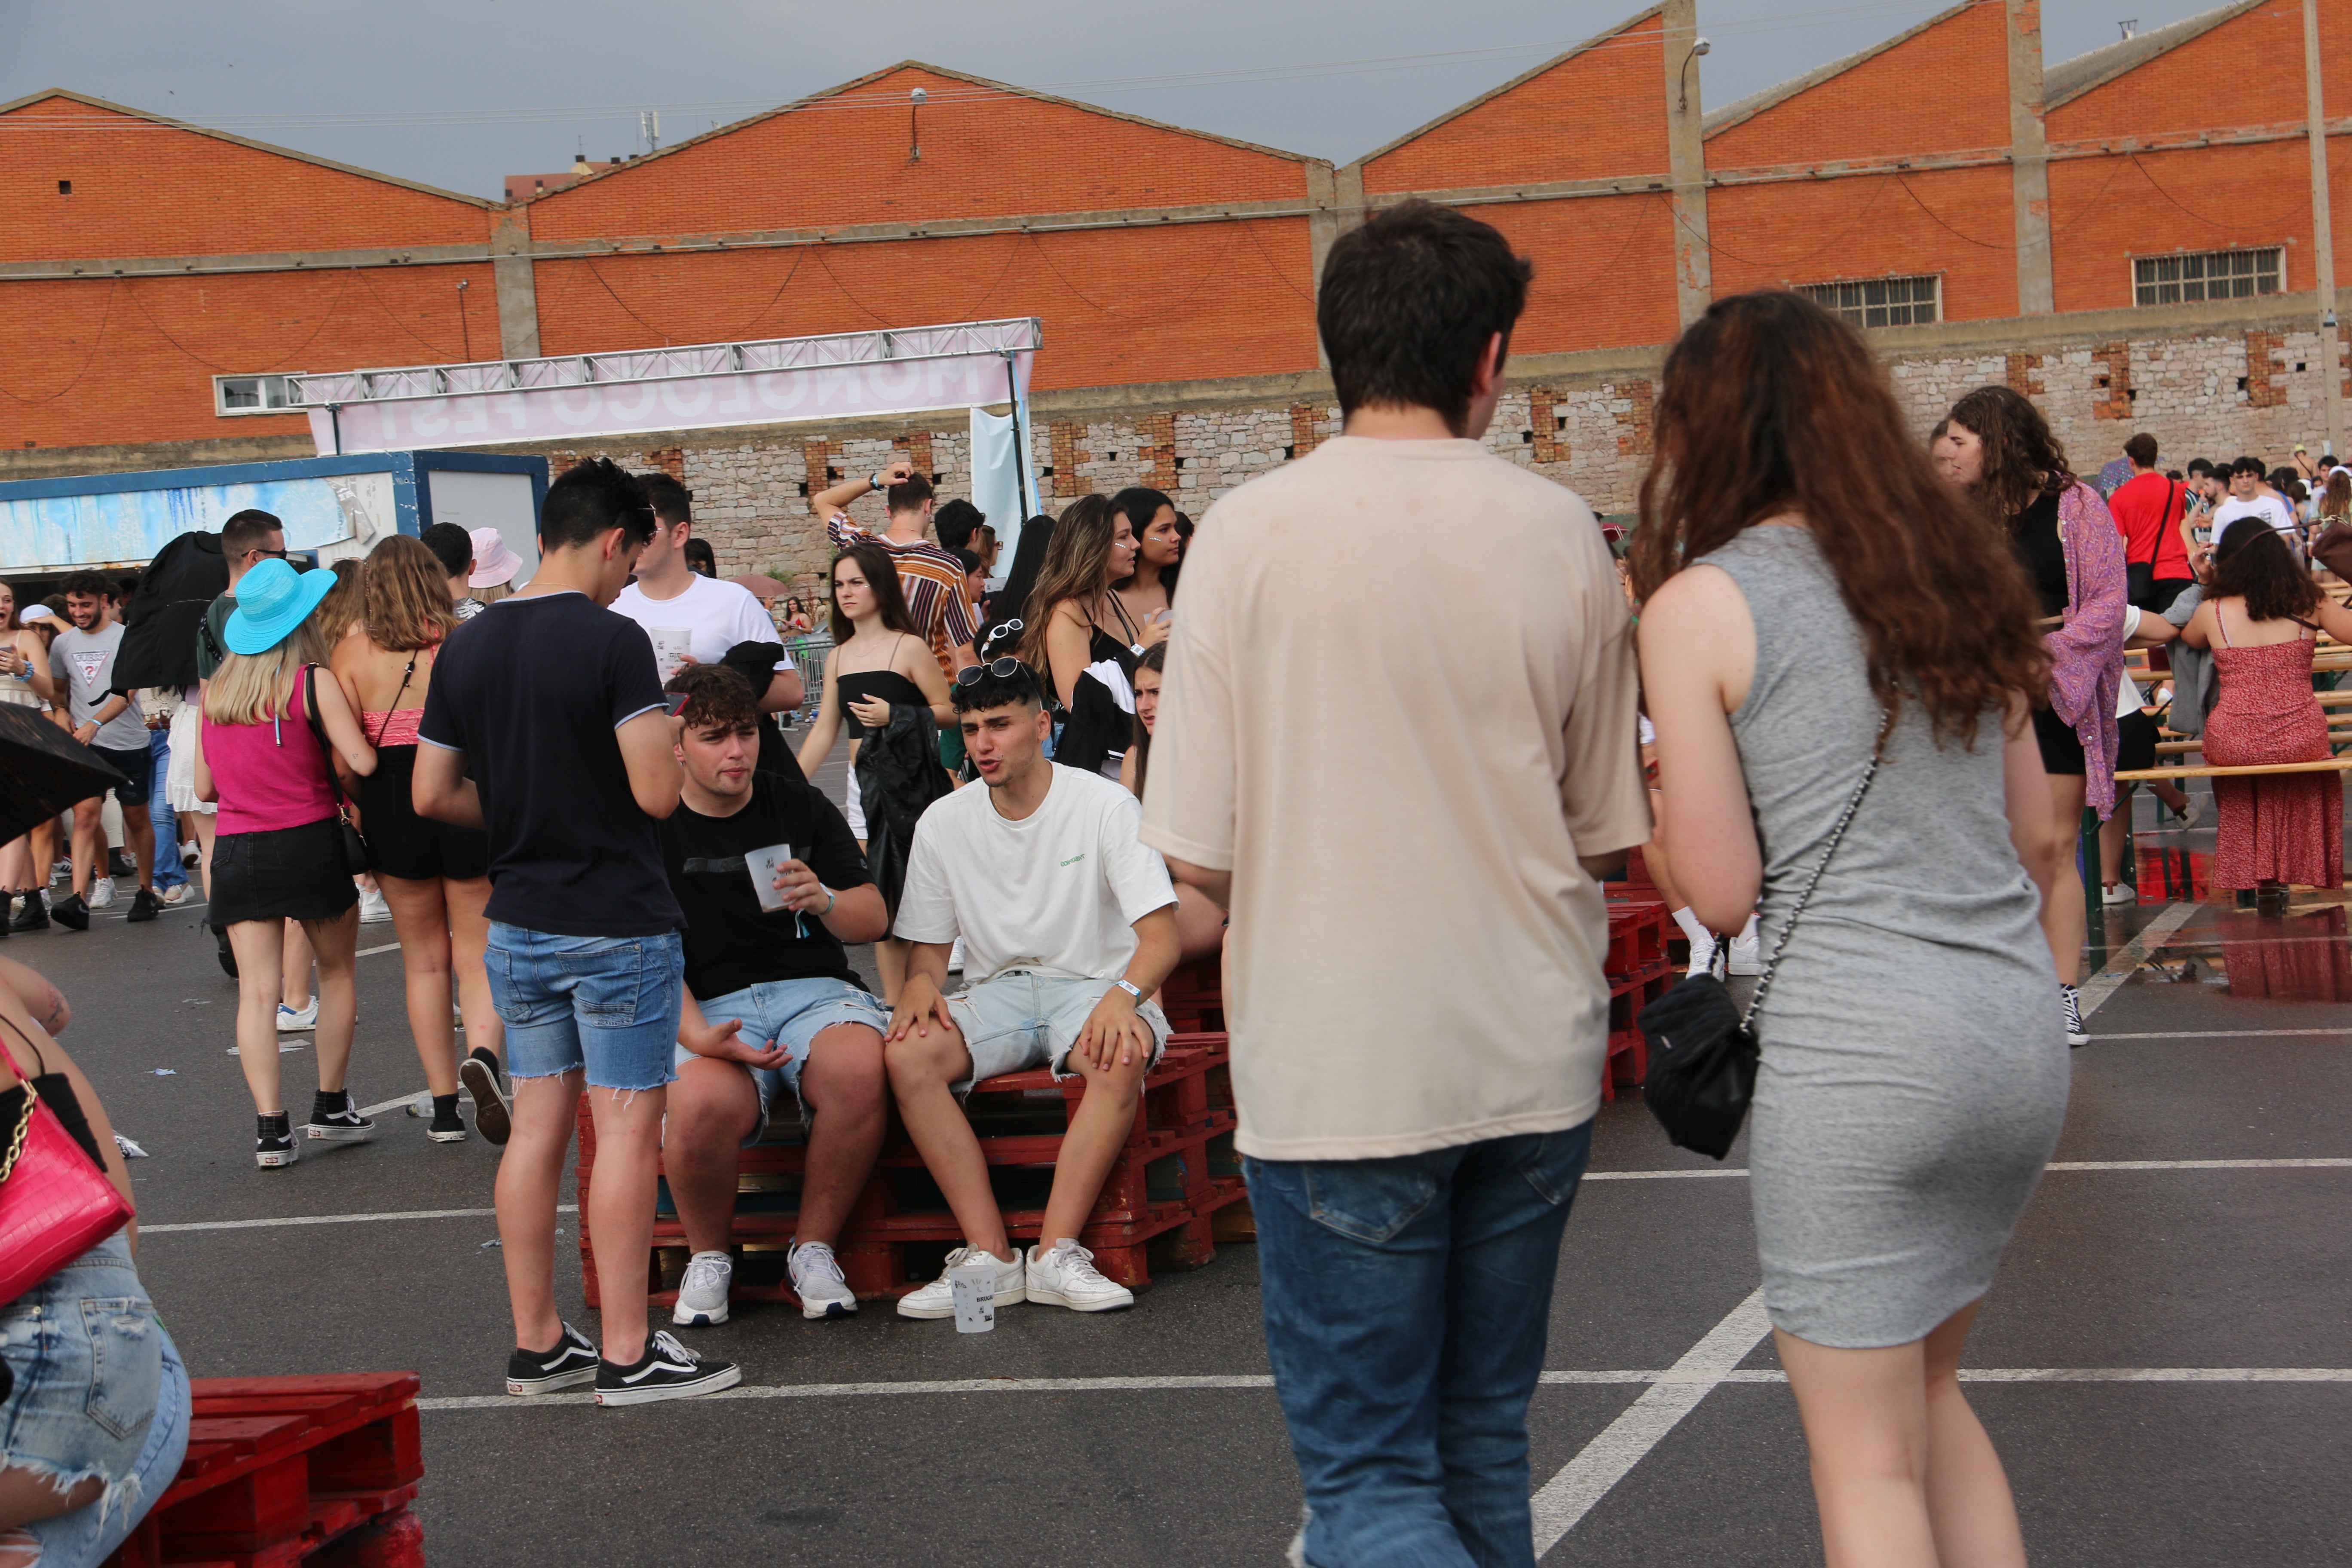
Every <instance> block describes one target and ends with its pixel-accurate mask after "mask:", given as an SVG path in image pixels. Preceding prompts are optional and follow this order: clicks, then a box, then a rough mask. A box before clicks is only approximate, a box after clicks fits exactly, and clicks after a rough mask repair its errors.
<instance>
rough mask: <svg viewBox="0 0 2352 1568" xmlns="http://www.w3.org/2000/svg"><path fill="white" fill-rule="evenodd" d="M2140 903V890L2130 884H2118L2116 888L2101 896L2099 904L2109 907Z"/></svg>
mask: <svg viewBox="0 0 2352 1568" xmlns="http://www.w3.org/2000/svg"><path fill="white" fill-rule="evenodd" d="M2138 901H2139V889H2137V888H2135V887H2133V886H2132V885H2131V884H2130V883H2129V882H2117V883H2116V885H2115V886H2114V887H2112V888H2109V889H2107V890H2106V891H2105V892H2104V893H2101V894H2100V895H2099V902H2101V903H2103V904H2108V905H2114V904H2136V903H2137V902H2138Z"/></svg>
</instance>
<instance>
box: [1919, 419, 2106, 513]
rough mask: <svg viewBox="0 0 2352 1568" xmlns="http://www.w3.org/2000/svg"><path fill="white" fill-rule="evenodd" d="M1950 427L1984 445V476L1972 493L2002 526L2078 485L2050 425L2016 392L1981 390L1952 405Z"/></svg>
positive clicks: (1974, 486) (1970, 490)
mask: <svg viewBox="0 0 2352 1568" xmlns="http://www.w3.org/2000/svg"><path fill="white" fill-rule="evenodd" d="M1945 423H1946V424H1948V425H1958V426H1961V427H1962V428H1963V429H1965V430H1967V431H1968V432H1969V434H1970V435H1973V436H1974V437H1976V438H1977V439H1978V440H1979V441H1981V442H1983V443H1984V470H1983V472H1981V473H1980V474H1979V475H1978V476H1977V482H1976V483H1975V484H1973V485H1971V486H1969V494H1971V495H1973V496H1975V497H1976V499H1977V500H1978V501H1979V503H1980V504H1982V505H1983V506H1985V507H1987V508H1989V509H1990V510H1991V512H1992V515H1993V516H1994V517H1995V518H1997V519H1999V520H2000V521H2003V522H2007V521H2009V520H2011V518H2014V517H2016V516H2017V515H2018V514H2019V513H2020V512H2022V511H2023V510H2025V509H2026V508H2027V507H2030V506H2032V504H2033V503H2034V501H2035V500H2037V499H2039V498H2040V497H2042V496H2045V495H2052V496H2054V495H2056V494H2058V493H2059V492H2060V491H2061V490H2063V489H2065V488H2066V487H2067V486H2068V485H2071V484H2073V483H2074V474H2073V472H2072V471H2070V470H2069V469H2068V468H2067V467H2066V448H2065V447H2063V446H2061V445H2059V443H2058V437H2056V436H2054V435H2053V434H2051V430H2050V421H2049V420H2047V419H2044V418H2043V417H2042V410H2040V409H2039V408H2036V407H2034V406H2033V404H2032V400H2031V399H2029V398H2028V397H2026V395H2024V394H2023V393H2021V392H2019V391H2017V390H2016V389H2015V388H2013V387H2007V386H1979V387H1978V388H1977V389H1976V390H1975V391H1974V392H1971V393H1969V395H1967V396H1965V397H1963V398H1961V399H1960V400H1959V401H1958V403H1955V404H1953V405H1952V412H1951V413H1950V414H1949V415H1948V416H1946V418H1945Z"/></svg>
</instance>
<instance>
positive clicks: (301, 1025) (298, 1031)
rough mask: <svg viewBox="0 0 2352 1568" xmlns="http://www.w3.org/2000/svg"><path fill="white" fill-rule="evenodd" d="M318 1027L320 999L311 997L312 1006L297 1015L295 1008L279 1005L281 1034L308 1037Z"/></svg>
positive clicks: (279, 1030)
mask: <svg viewBox="0 0 2352 1568" xmlns="http://www.w3.org/2000/svg"><path fill="white" fill-rule="evenodd" d="M318 1026H319V999H318V998H317V997H316V996H313V997H311V998H310V1005H309V1006H308V1007H305V1008H303V1009H302V1010H301V1011H300V1012H299V1013H297V1012H296V1011H295V1010H294V1009H293V1008H291V1007H289V1006H288V1005H286V1004H285V1003H283V1002H280V1003H279V1004H278V1033H279V1034H281V1035H307V1034H309V1033H310V1031H311V1030H313V1029H315V1028H317V1027H318Z"/></svg>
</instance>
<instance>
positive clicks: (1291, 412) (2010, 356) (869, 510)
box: [549, 328, 2352, 585]
mask: <svg viewBox="0 0 2352 1568" xmlns="http://www.w3.org/2000/svg"><path fill="white" fill-rule="evenodd" d="M1887 358H1888V371H1889V374H1890V375H1891V377H1892V379H1893V381H1894V384H1895V392H1896V395H1898V396H1899V397H1900V399H1901V400H1902V402H1903V405H1904V407H1905V409H1906V411H1907V413H1908V414H1909V416H1910V418H1911V423H1912V425H1913V426H1914V428H1916V430H1917V431H1918V432H1919V434H1920V436H1921V437H1923V438H1924V437H1926V435H1927V432H1928V430H1930V429H1931V428H1932V427H1933V426H1935V424H1936V422H1937V420H1938V419H1940V418H1941V417H1942V416H1943V415H1944V413H1945V411H1946V410H1947V409H1948V408H1949V407H1950V406H1951V405H1952V403H1953V402H1954V401H1955V400H1956V399H1957V398H1958V397H1959V396H1960V395H1961V394H1963V393H1965V392H1968V391H1969V390H1970V389H1971V388H1973V387H1977V386H1981V385H1985V384H1989V383H1996V382H2006V383H2008V384H2011V385H2012V386H2015V387H2016V388H2017V389H2018V390H2019V391H2021V392H2023V393H2025V394H2026V395H2028V396H2030V397H2032V399H2033V400H2034V402H2035V403H2036V404H2037V405H2040V406H2041V408H2042V411H2043V412H2044V413H2045V414H2046V415H2048V416H2049V418H2050V421H2051V424H2052V426H2053V429H2054V430H2055V431H2056V432H2057V434H2058V437H2059V438H2060V440H2061V441H2063V443H2064V445H2065V447H2066V450H2067V452H2068V454H2069V457H2070V458H2071V460H2072V461H2073V462H2074V466H2075V467H2076V468H2078V469H2079V470H2081V471H2083V472H2084V473H2092V472H2095V471H2096V470H2097V469H2098V468H2099V467H2100V466H2101V465H2102V464H2105V463H2106V462H2107V461H2109V460H2110V459H2112V458H2116V457H2118V456H2120V455H2121V452H2122V449H2123V443H2124V440H2125V438H2126V437H2128V436H2130V435H2131V434H2132V433H2133V432H2135V431H2138V430H2146V431H2148V432H2149V433H2150V434H2152V435H2154V436H2155V437H2156V438H2157V441H2158V447H2160V449H2161V451H2162V453H2163V458H2162V461H2163V464H2164V466H2165V467H2167V468H2179V467H2180V466H2182V465H2184V464H2185V463H2187V462H2188V461H2189V458H2196V457H2207V458H2232V457H2235V456H2237V455H2238V454H2239V453H2240V452H2252V453H2255V454H2257V455H2259V456H2261V457H2263V458H2265V459H2266V460H2267V461H2270V462H2272V463H2273V464H2276V463H2283V462H2284V461H2286V460H2287V457H2288V454H2289V453H2290V452H2291V450H2292V449H2293V447H2294V443H2295V442H2296V441H2297V440H2305V441H2308V442H2310V443H2311V444H2312V445H2313V446H2314V447H2316V446H2317V444H2318V440H2319V437H2320V435H2321V433H2322V431H2323V429H2324V427H2325V411H2324V409H2323V407H2322V406H2321V394H2322V388H2321V386H2320V370H2319V336H2318V334H2317V332H2315V331H2287V330H2277V329H2269V328H2257V329H2242V328H2241V329H2235V330H2225V331H2210V332H2206V333H2200V334H2196V335H2185V336H2176V337H2162V338H2110V339H2104V340H2102V339H2090V340H2086V341H2083V342H2074V343H2063V342H2062V343H2055V344H2052V345H2050V346H2049V347H2047V348H2046V349H2043V350H2041V351H2039V352H2037V351H2032V350H2022V349H2014V348H2007V347H2000V346H1990V347H1988V348H1986V349H1984V350H1982V351H1971V350H1962V351H1959V352H1946V353H1919V352H1905V351H1903V350H1900V349H1897V350H1896V351H1895V352H1892V353H1888V355H1887ZM2347 391H2352V389H2347ZM1655 395H1656V387H1655V382H1654V372H1647V373H1644V374H1632V375H1628V374H1614V375H1611V376H1609V377H1608V378H1607V379H1601V378H1599V377H1597V376H1593V375H1591V374H1585V375H1578V374H1550V375H1547V376H1546V377H1545V379H1544V380H1543V381H1541V382H1539V383H1537V384H1532V385H1523V386H1518V387H1515V388H1514V389H1512V390H1511V391H1510V392H1508V393H1507V394H1506V395H1505V397H1504V399H1503V402H1502V404H1501V406H1500V407H1499V408H1498V409H1497V410H1496V416H1495V420H1494V423H1493V425H1492V426H1491V427H1490V428H1489V429H1488V430H1487V432H1486V447H1488V448H1489V449H1491V450H1493V451H1494V452H1496V453H1497V454H1498V455H1500V456H1502V457H1504V458H1508V459H1509V460H1511V461H1512V462H1516V463H1519V464H1522V465H1524V466H1526V467H1528V468H1533V469H1535V470H1536V471H1537V472H1538V473H1541V474H1544V475H1546V476H1548V477H1549V478H1551V479H1557V480H1559V482H1560V483H1561V484H1564V485H1567V486H1569V487H1570V488H1571V489H1575V490H1577V491H1578V492H1579V493H1580V494H1581V495H1583V496H1584V498H1585V499H1586V500H1588V501H1590V502H1591V504H1592V506H1593V508H1594V509H1595V510H1599V511H1602V512H1610V513H1618V514H1626V513H1630V512H1631V511H1632V510H1633V506H1634V501H1635V496H1636V493H1637V491H1638V490H1639V488H1640V485H1641V480H1642V475H1643V471H1644V470H1645V469H1646V468H1647V467H1648V465H1649V462H1650V456H1651V435H1650V421H1651V411H1652V405H1653V400H1654V397H1655ZM1047 412H1048V413H1050V411H1047ZM959 424H960V422H959ZM1338 430H1339V409H1338V407H1337V406H1336V405H1332V404H1330V403H1328V402H1327V401H1317V402H1314V403H1299V402H1282V403H1275V402H1270V401H1260V402H1255V403H1249V402H1244V403H1243V404H1242V405H1239V406H1231V407H1214V406H1210V407H1190V408H1183V407H1180V408H1174V409H1139V410H1134V411H1121V412H1118V413H1112V414H1104V415H1101V416H1095V417H1086V416H1079V415H1077V414H1076V412H1075V411H1074V412H1073V416H1070V417H1062V418H1055V417H1048V416H1045V415H1042V414H1041V416H1040V417H1039V418H1038V420H1037V422H1036V424H1035V426H1034V428H1033V430H1032V431H1031V432H1030V441H1031V446H1032V447H1033V450H1034V456H1035V461H1036V464H1037V471H1038V475H1039V483H1040V484H1041V485H1042V486H1044V487H1045V490H1046V505H1047V507H1048V508H1049V509H1050V510H1055V511H1058V510H1061V509H1062V508H1063V507H1065V506H1066V505H1068V504H1069V502H1070V500H1072V499H1073V498H1075V497H1076V496H1080V495H1086V494H1089V493H1100V494H1106V495H1107V494H1109V493H1111V492H1113V491H1115V490H1118V489H1122V488H1124V487H1126V486H1128V485H1150V486H1151V487H1153V488H1155V489H1161V490H1165V491H1166V492H1167V493H1168V494H1169V495H1171V497H1173V498H1174V499H1175V501H1176V505H1177V507H1178V509H1179V510H1182V511H1184V512H1186V513H1187V514H1189V515H1190V516H1192V517H1194V518H1198V517H1200V516H1202V514H1203V513H1205V512H1206V511H1207V510H1208V509H1209V507H1210V505H1211V504H1212V503H1213V501H1215V500H1216V499H1217V498H1218V497H1219V496H1221V495H1223V494H1224V493H1225V492H1226V491H1227V490H1230V489H1234V487H1235V486H1236V485H1239V484H1242V483H1244V481H1246V480H1248V479H1252V478H1255V476H1257V475H1259V474H1262V473H1265V472H1266V471H1267V470H1268V469H1270V468H1275V467H1276V466H1278V465H1280V464H1282V463H1285V462H1288V461H1290V460H1292V459H1293V458H1298V457H1303V456H1304V455H1306V453H1307V452H1308V451H1311V450H1313V449H1314V447H1316V446H1317V445H1319V444H1320V443H1321V442H1322V441H1323V440H1324V439H1326V438H1327V437H1330V436H1332V435H1334V434H1336V433H1337V432H1338ZM675 441H676V444H675V445H673V446H665V447H658V448H652V449H646V448H642V447H627V448H624V447H614V448H609V449H604V455H607V456H611V457H613V458H616V459H617V460H619V461H621V462H623V463H624V464H625V465H626V466H629V467H631V468H640V469H647V468H656V467H660V468H669V469H670V470H671V471H672V472H675V473H677V475H678V477H679V478H680V479H682V480H683V481H684V482H685V484H686V485H687V487H688V489H690V490H692V491H693V492H694V497H695V515H696V520H697V531H698V532H700V533H701V534H702V535H703V536H704V537H705V538H707V539H709V541H710V543H711V547H712V549H713V550H714V552H716V553H717V555H718V557H719V563H720V570H721V572H722V573H724V574H732V573H737V572H751V571H757V572H764V573H767V574H771V575H772V576H776V577H781V578H785V579H787V580H794V579H798V580H802V581H804V582H806V583H808V584H811V585H814V584H815V583H816V582H817V581H818V580H819V579H820V578H821V577H822V574H823V573H824V566H825V563H826V561H827V560H828V559H829V558H830V556H831V549H830V547H829V546H828V545H827V544H826V542H825V539H824V531H823V529H821V528H820V527H819V526H818V525H817V523H816V521H815V519H814V517H812V516H811V515H810V513H809V510H808V504H807V500H806V497H807V496H808V494H809V493H810V492H811V491H812V490H821V489H824V487H825V485H826V484H827V483H830V482H835V480H836V479H837V478H838V476H841V475H845V474H864V473H868V472H871V471H872V470H873V469H875V468H879V467H881V466H882V465H884V464H885V463H887V462H888V461H890V460H891V459H892V458H893V457H895V456H900V455H907V454H909V453H912V454H914V455H915V456H916V457H917V458H918V459H919V461H921V462H922V463H924V464H925V465H926V471H928V472H930V473H932V474H934V475H936V476H937V483H938V484H939V487H940V494H941V496H942V498H945V497H950V496H956V495H963V494H968V493H969V491H970V479H971V468H970V463H971V442H970V439H969V437H968V435H967V433H966V431H965V430H964V429H963V428H961V427H957V426H950V425H948V424H947V423H946V422H940V423H936V424H931V425H929V426H919V427H917V428H914V429H900V430H898V431H897V432H895V433H893V432H888V431H885V430H870V431H867V432H865V433H847V432H845V433H844V434H841V435H838V436H834V435H825V436H810V435H805V434H803V433H801V432H798V431H788V430H762V431H756V432H751V431H747V432H740V433H732V432H721V433H715V434H714V433H710V432H699V433H684V434H681V435H679V436H677V437H675ZM583 455H585V453H584V452H574V451H568V450H564V451H551V452H550V454H549V456H550V458H551V464H552V466H553V469H554V471H558V472H560V471H561V470H562V468H563V467H564V466H566V465H567V464H568V463H569V462H570V461H572V460H573V459H574V458H577V457H579V456H583ZM812 472H814V473H815V474H816V475H817V476H818V477H817V479H816V480H815V482H814V483H812V482H811V480H810V475H811V474H812ZM851 510H852V511H853V514H855V515H856V516H857V517H858V518H859V519H860V520H861V521H865V522H866V523H867V524H868V525H869V526H877V527H878V526H879V525H880V523H881V521H882V510H881V501H880V499H879V498H878V497H868V498H866V499H865V500H861V501H859V502H858V503H857V504H856V506H855V507H853V508H852V509H851ZM992 521H995V522H997V523H998V525H999V531H1000V534H1001V536H1002V537H1003V539H1004V541H1005V543H1006V546H1007V548H1008V549H1009V548H1010V546H1011V544H1012V542H1013V537H1014V535H1015V534H1016V533H1017V523H1016V524H1014V525H1013V526H1006V524H1005V520H1003V519H996V520H992Z"/></svg>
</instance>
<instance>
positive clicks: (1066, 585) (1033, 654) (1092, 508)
mask: <svg viewBox="0 0 2352 1568" xmlns="http://www.w3.org/2000/svg"><path fill="white" fill-rule="evenodd" d="M1118 519H1119V511H1118V508H1117V507H1114V506H1113V505H1111V503H1110V498H1109V497H1108V496H1080V497H1079V498H1078V499H1077V500H1074V501H1072V502H1071V503H1070V504H1069V505H1068V506H1066V507H1065V508H1063V509H1062V515H1061V516H1060V517H1059V518H1058V519H1056V520H1055V523H1054V541H1053V542H1052V543H1051V544H1048V545H1047V546H1046V547H1045V565H1043V566H1041V567H1039V568H1038V570H1037V585H1036V586H1035V587H1034V588H1033V589H1031V590H1030V592H1029V603H1028V605H1027V607H1026V608H1024V609H1023V610H1022V612H1021V618H1022V621H1023V623H1024V625H1023V626H1022V628H1021V646H1020V647H1019V648H1017V649H1016V650H1014V652H1013V658H1017V659H1019V660H1020V661H1021V662H1022V663H1024V664H1025V665H1027V666H1028V667H1029V668H1032V669H1034V670H1037V671H1039V672H1040V673H1042V674H1043V675H1044V676H1045V689H1047V690H1049V691H1050V690H1052V689H1054V677H1053V661H1052V660H1051V659H1049V658H1047V657H1046V654H1045V628H1046V626H1049V625H1051V624H1052V622H1053V619H1054V612H1055V611H1056V610H1058V609H1060V608H1061V607H1062V604H1063V602H1064V601H1065V600H1073V601H1076V603H1077V604H1078V605H1079V606H1080V607H1082V608H1083V609H1085V610H1086V612H1087V625H1088V626H1092V625H1093V624H1094V619H1095V617H1094V609H1095V606H1096V605H1098V604H1099V603H1101V601H1102V596H1103V595H1104V594H1106V593H1108V591H1109V585H1108V583H1107V582H1106V581H1105V580H1104V577H1103V566H1104V564H1105V563H1107V562H1108V561H1109V559H1110V542H1111V536H1112V535H1113V534H1114V533H1116V532H1118ZM1033 612H1034V613H1033Z"/></svg>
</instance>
